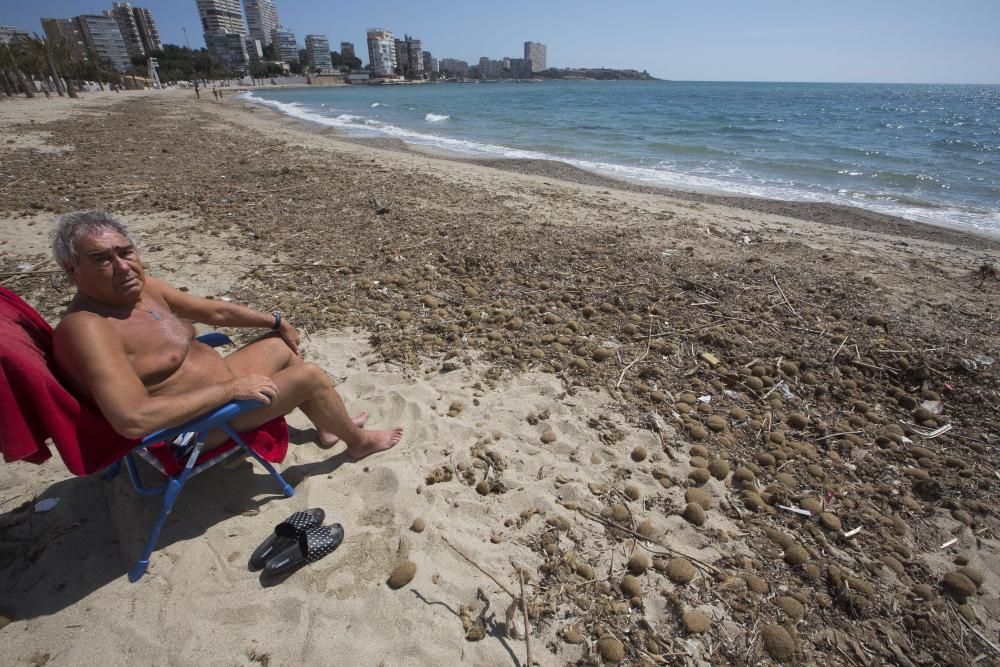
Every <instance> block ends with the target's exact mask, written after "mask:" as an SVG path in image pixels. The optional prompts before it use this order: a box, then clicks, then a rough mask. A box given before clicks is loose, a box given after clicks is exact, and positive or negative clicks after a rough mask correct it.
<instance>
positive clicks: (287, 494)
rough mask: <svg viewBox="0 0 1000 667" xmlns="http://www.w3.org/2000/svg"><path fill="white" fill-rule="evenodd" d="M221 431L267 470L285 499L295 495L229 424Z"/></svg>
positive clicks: (275, 471)
mask: <svg viewBox="0 0 1000 667" xmlns="http://www.w3.org/2000/svg"><path fill="white" fill-rule="evenodd" d="M222 430H223V431H225V432H226V435H228V436H229V437H230V438H232V439H233V441H234V442H236V444H237V445H239V446H240V447H242V448H243V451H245V452H247V453H248V454H250V456H252V457H254V459H256V460H257V463H259V464H261V465H262V466H264V469H265V470H267V472H269V473H270V474H271V477H273V478H274V479H275V481H277V482H278V486H280V487H281V490H282V492H283V493H284V494H285V497H286V498H291V497H292V496H294V495H295V489H293V488H292V485H291V484H289V483H288V482H286V481H285V478H284V477H282V476H281V473H280V472H278V471H277V470H276V469H275V468H274V466H273V465H271V463H270V462H268V461H265V460H264V459H263V458H262V457H261V455H260V454H258V453H257V452H255V451H254V450H252V449H250V448H249V447H247V445H246V443H245V442H243V438H241V437H240V434H239V433H237V432H236V431H234V430H233V429H232V428H231V427H230V426H229V424H225V425H223V426H222Z"/></svg>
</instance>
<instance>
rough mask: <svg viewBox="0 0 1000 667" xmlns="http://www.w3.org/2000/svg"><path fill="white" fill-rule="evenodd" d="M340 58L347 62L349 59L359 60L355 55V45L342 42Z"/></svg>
mask: <svg viewBox="0 0 1000 667" xmlns="http://www.w3.org/2000/svg"><path fill="white" fill-rule="evenodd" d="M340 56H341V57H342V58H343V59H344V60H347V59H350V58H357V56H355V55H354V45H353V44H351V43H350V42H341V43H340Z"/></svg>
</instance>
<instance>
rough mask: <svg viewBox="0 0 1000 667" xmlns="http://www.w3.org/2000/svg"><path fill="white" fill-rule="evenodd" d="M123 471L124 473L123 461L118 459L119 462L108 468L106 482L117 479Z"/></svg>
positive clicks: (105, 475) (105, 474)
mask: <svg viewBox="0 0 1000 667" xmlns="http://www.w3.org/2000/svg"><path fill="white" fill-rule="evenodd" d="M121 471H122V461H121V459H118V460H117V461H115V462H114V463H112V464H111V465H109V466H108V471H107V472H106V473H104V481H105V482H110V481H111V480H113V479H114V478H115V477H117V476H118V473H120V472H121Z"/></svg>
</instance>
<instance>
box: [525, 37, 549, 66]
mask: <svg viewBox="0 0 1000 667" xmlns="http://www.w3.org/2000/svg"><path fill="white" fill-rule="evenodd" d="M524 59H525V60H527V61H528V68H529V69H530V70H531V71H532V72H541V71H542V70H543V69H547V68H548V63H547V62H546V61H547V59H548V54H547V49H546V48H545V45H544V44H539V43H538V42H525V43H524Z"/></svg>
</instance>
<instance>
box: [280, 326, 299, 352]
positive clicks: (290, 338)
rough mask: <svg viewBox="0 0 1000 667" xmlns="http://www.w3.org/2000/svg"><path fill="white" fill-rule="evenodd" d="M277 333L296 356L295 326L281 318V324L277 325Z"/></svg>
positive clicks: (296, 333)
mask: <svg viewBox="0 0 1000 667" xmlns="http://www.w3.org/2000/svg"><path fill="white" fill-rule="evenodd" d="M278 335H279V336H281V340H283V341H285V344H286V345H288V347H290V348H291V349H292V352H293V353H294V354H295V355H296V356H298V354H299V332H298V331H296V330H295V327H293V326H292V325H291V324H289V323H288V320H286V319H282V320H281V326H279V327H278Z"/></svg>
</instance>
